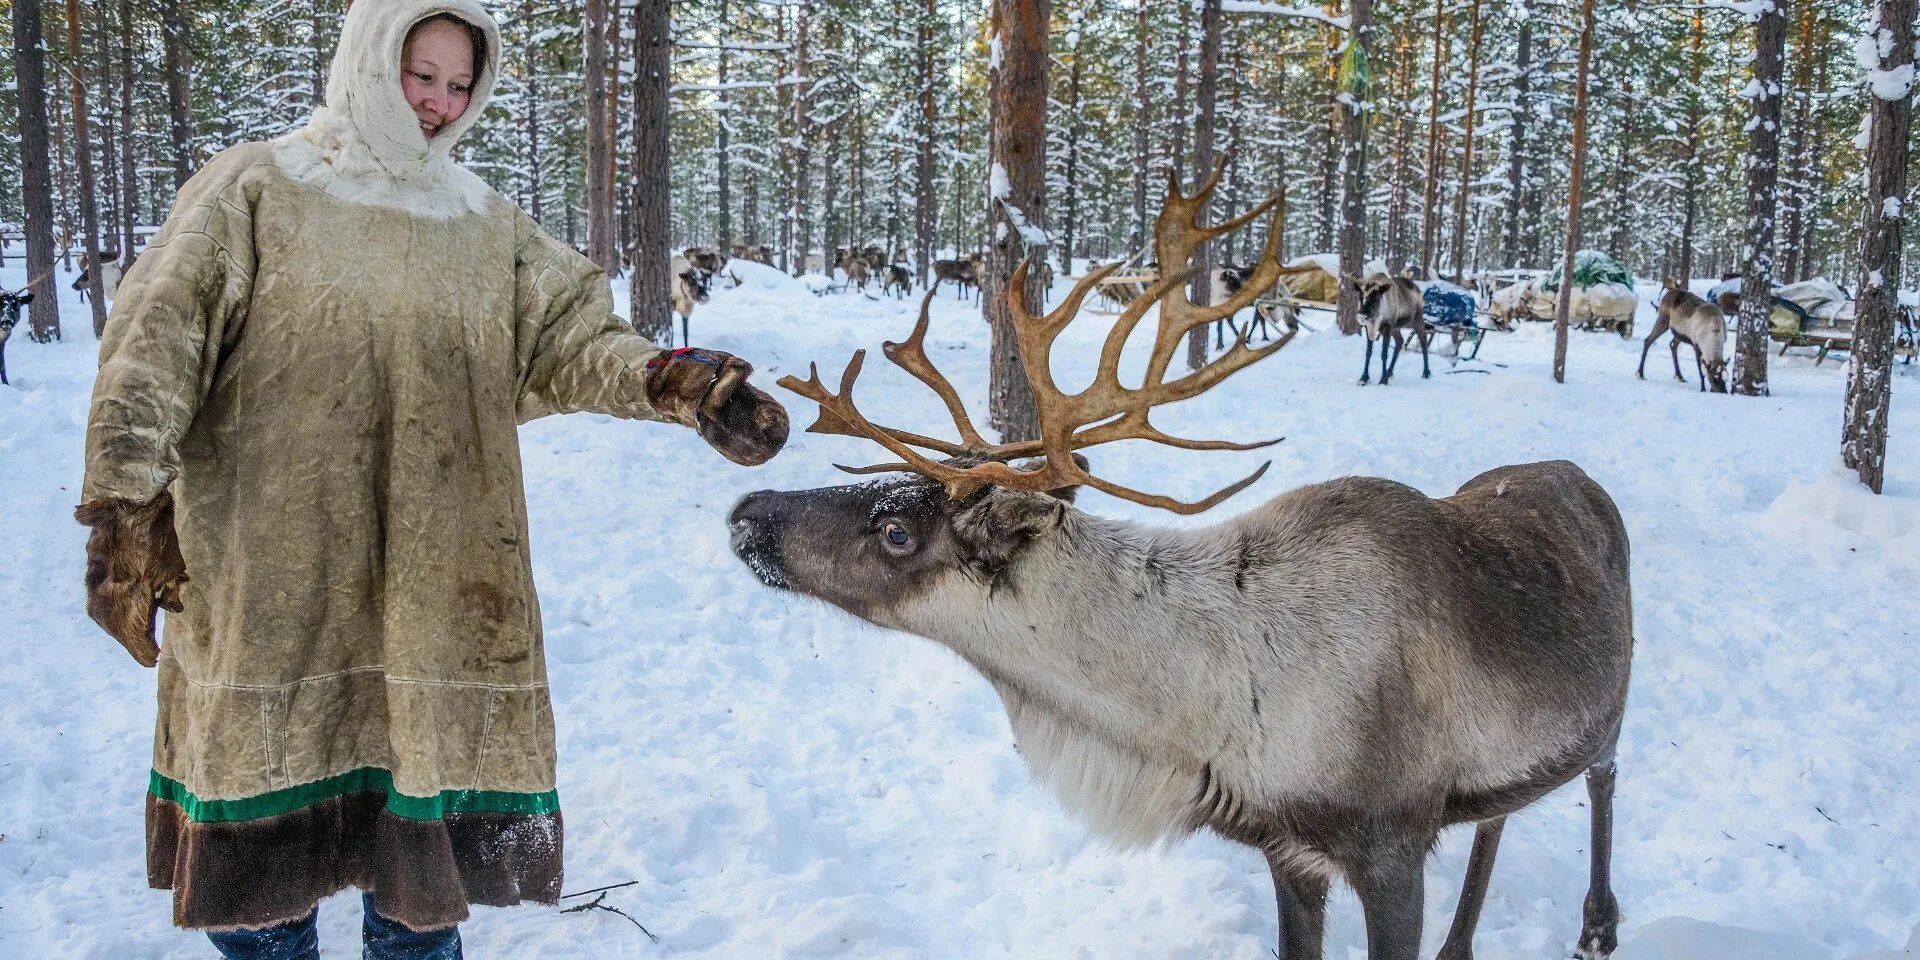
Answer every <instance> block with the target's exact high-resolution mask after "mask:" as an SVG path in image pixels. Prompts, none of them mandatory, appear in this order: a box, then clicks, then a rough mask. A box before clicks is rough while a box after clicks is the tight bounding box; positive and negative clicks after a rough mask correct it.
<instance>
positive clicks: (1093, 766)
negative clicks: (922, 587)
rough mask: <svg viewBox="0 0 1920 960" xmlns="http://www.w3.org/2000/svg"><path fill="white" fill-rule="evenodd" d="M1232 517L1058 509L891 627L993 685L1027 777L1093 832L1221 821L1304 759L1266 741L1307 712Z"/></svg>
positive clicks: (1268, 791) (1289, 641)
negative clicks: (1172, 517) (983, 575)
mask: <svg viewBox="0 0 1920 960" xmlns="http://www.w3.org/2000/svg"><path fill="white" fill-rule="evenodd" d="M1242 519H1244V518H1242ZM1239 524H1240V521H1232V522H1230V523H1229V524H1227V525H1224V527H1216V528H1211V529H1199V530H1166V529H1153V528H1148V527H1142V526H1136V525H1132V524H1128V523H1124V522H1120V521H1114V520H1109V519H1103V518H1100V517H1095V516H1091V515H1089V514H1086V513H1082V512H1080V511H1078V510H1073V509H1069V510H1067V511H1066V516H1065V518H1064V520H1063V521H1062V523H1061V526H1060V527H1059V528H1057V529H1055V530H1053V531H1051V532H1049V533H1047V534H1045V535H1043V536H1041V537H1039V538H1038V539H1036V540H1035V541H1034V542H1033V543H1032V544H1031V545H1029V546H1028V547H1027V548H1026V550H1025V551H1023V553H1022V554H1021V556H1020V557H1019V558H1018V559H1017V560H1016V561H1015V563H1014V564H1013V566H1012V567H1010V568H1009V569H1007V570H1005V571H1003V572H1002V574H1001V575H1000V576H999V577H998V578H996V579H995V580H994V582H993V583H991V584H988V585H985V586H975V587H974V588H971V589H970V588H969V587H966V586H962V585H960V584H957V583H956V584H949V585H947V586H946V587H944V588H940V589H936V590H933V591H930V592H929V594H928V596H927V597H925V598H923V599H922V601H921V602H920V603H919V604H918V606H919V607H920V609H918V610H913V609H908V610H903V611H902V612H903V613H904V614H906V616H905V618H904V619H905V621H906V623H905V624H904V626H905V628H906V629H909V630H911V631H912V632H915V633H918V634H920V635H922V636H926V637H929V638H931V639H934V640H937V641H940V642H941V643H944V644H946V645H947V646H949V647H952V648H953V649H954V650H955V651H956V652H958V653H959V654H960V655H961V656H962V657H964V658H965V659H966V660H967V661H968V662H969V663H971V664H972V665H973V666H974V667H975V668H976V669H978V670H980V672H981V673H982V674H984V675H985V676H986V677H987V678H988V680H989V681H991V682H992V683H993V685H994V688H995V690H996V691H997V692H998V693H999V694H1000V697H1001V699H1002V701H1003V702H1004V704H1005V706H1006V710H1007V716H1008V719H1009V721H1010V722H1011V725H1012V728H1013V734H1014V737H1015V739H1016V741H1017V743H1018V745H1019V747H1020V750H1021V753H1022V754H1023V756H1024V757H1025V759H1026V761H1027V763H1028V765H1029V766H1030V767H1031V769H1032V771H1033V773H1034V775H1035V777H1036V778H1037V779H1039V780H1040V781H1042V782H1044V783H1046V784H1047V785H1048V786H1049V787H1051V788H1052V789H1053V790H1054V791H1055V793H1056V794H1057V795H1058V797H1059V798H1060V800H1061V803H1062V804H1063V805H1064V806H1066V807H1067V808H1068V809H1070V810H1072V811H1074V812H1075V813H1077V814H1079V815H1080V816H1082V817H1084V818H1085V819H1086V820H1087V822H1088V823H1089V825H1090V826H1091V827H1092V828H1093V829H1094V830H1095V831H1096V832H1098V833H1100V834H1102V835H1103V836H1105V837H1106V838H1107V839H1109V840H1111V841H1113V842H1115V843H1117V844H1121V845H1126V846H1135V845H1146V844H1150V843H1153V842H1155V841H1159V840H1164V839H1173V838H1177V837H1180V836H1184V835H1185V834H1187V833H1189V832H1191V831H1192V830H1195V829H1197V828H1199V827H1201V826H1223V825H1230V824H1231V823H1233V822H1234V821H1236V820H1237V819H1238V818H1240V817H1242V816H1244V815H1245V814H1247V813H1248V812H1249V805H1250V803H1252V801H1253V799H1254V795H1256V794H1258V795H1263V796H1272V795H1273V793H1274V792H1275V790H1276V789H1279V790H1284V785H1283V784H1280V783H1275V782H1273V779H1274V777H1275V776H1277V777H1278V778H1279V779H1282V780H1292V779H1294V775H1296V774H1305V773H1306V770H1305V767H1307V766H1310V765H1311V763H1312V761H1311V758H1308V757H1289V756H1284V755H1283V756H1281V757H1278V758H1276V757H1274V756H1272V752H1273V746H1274V743H1275V742H1276V740H1277V741H1280V742H1286V741H1294V742H1298V741H1297V740H1296V739H1295V738H1296V737H1300V738H1305V737H1306V736H1307V735H1308V732H1309V727H1310V725H1314V726H1317V725H1318V721H1317V720H1315V719H1314V718H1312V717H1309V716H1308V713H1309V712H1308V711H1306V710H1303V709H1296V708H1295V705H1300V704H1307V703H1311V702H1314V700H1315V699H1316V698H1314V697H1312V696H1309V695H1307V694H1306V692H1305V691H1304V689H1302V688H1300V687H1298V686H1296V685H1295V684H1294V682H1293V680H1292V679H1290V678H1289V676H1288V670H1287V669H1286V664H1287V662H1288V661H1290V660H1293V659H1295V658H1294V657H1292V656H1290V654H1292V653H1293V652H1294V651H1295V650H1297V649H1298V648H1299V647H1300V646H1301V644H1300V643H1299V641H1298V640H1297V639H1296V638H1295V637H1293V636H1289V635H1287V633H1286V631H1284V630H1275V629H1273V628H1274V625H1275V624H1276V623H1284V622H1286V621H1287V620H1288V619H1289V618H1287V617H1286V616H1285V615H1284V614H1280V615H1277V616H1276V615H1275V612H1274V611H1272V610H1271V609H1269V610H1264V611H1263V610H1262V609H1261V608H1263V607H1267V608H1270V607H1272V605H1273V603H1274V602H1275V601H1276V600H1277V599H1278V598H1274V597H1267V598H1265V599H1264V600H1262V599H1259V598H1256V597H1253V596H1250V595H1249V593H1248V591H1249V590H1257V589H1259V588H1258V587H1257V586H1256V585H1255V584H1252V583H1250V582H1248V581H1249V576H1248V574H1249V567H1248V558H1247V549H1246V547H1245V545H1246V544H1247V543H1248V542H1249V539H1248V537H1247V535H1246V533H1245V532H1244V531H1237V530H1235V529H1234V528H1235V527H1237V526H1239ZM954 576H955V577H956V578H959V577H963V576H965V575H962V574H955V575H954ZM1263 628H1264V629H1263ZM1202 638H1205V639H1202ZM1256 677H1257V678H1258V679H1257V680H1255V679H1254V678H1256ZM1301 682H1302V683H1306V682H1311V681H1307V680H1305V679H1302V680H1301ZM1285 752H1286V751H1283V754H1284V753H1285ZM1255 755H1260V759H1259V760H1257V761H1256V760H1255ZM1250 771H1264V772H1265V773H1266V774H1268V775H1269V776H1267V777H1265V778H1262V780H1263V782H1255V781H1254V779H1253V777H1252V776H1250Z"/></svg>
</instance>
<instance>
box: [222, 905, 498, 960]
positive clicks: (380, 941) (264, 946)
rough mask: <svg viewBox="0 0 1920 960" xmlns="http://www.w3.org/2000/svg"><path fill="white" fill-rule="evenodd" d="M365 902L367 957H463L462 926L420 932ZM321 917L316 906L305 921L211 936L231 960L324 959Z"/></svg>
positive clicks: (416, 959)
mask: <svg viewBox="0 0 1920 960" xmlns="http://www.w3.org/2000/svg"><path fill="white" fill-rule="evenodd" d="M360 905H361V907H362V908H363V909H364V910H365V912H366V920H365V921H364V922H363V923H362V924H361V926H360V940H361V942H362V943H363V944H365V946H364V948H363V952H362V954H361V956H363V957H365V958H366V960H461V958H460V928H459V927H457V926H455V927H448V928H446V929H445V930H426V931H418V932H416V931H413V930H409V929H407V928H406V925H404V924H400V923H395V922H394V921H392V920H388V919H387V918H386V917H383V916H381V915H380V914H378V913H376V912H374V909H373V898H372V897H369V896H366V895H364V894H362V895H361V898H360ZM319 916H320V910H319V908H317V907H316V908H314V911H313V912H312V913H309V914H307V918H306V919H305V920H295V921H293V922H292V923H283V924H281V925H279V926H277V927H267V928H266V929H264V930H236V931H233V932H232V933H209V934H207V939H209V940H212V941H213V946H214V949H216V950H219V951H220V956H222V957H224V958H225V960H320V933H319V931H318V930H317V929H315V926H314V923H315V921H316V920H318V919H319Z"/></svg>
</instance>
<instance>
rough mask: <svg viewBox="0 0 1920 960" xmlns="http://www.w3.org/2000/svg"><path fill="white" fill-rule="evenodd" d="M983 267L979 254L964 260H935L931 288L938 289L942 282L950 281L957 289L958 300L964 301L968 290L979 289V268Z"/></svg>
mask: <svg viewBox="0 0 1920 960" xmlns="http://www.w3.org/2000/svg"><path fill="white" fill-rule="evenodd" d="M982 266H983V262H982V259H981V257H980V255H979V254H977V253H976V254H974V255H973V256H971V257H968V258H966V259H965V260H935V261H934V262H933V286H934V288H935V289H938V288H939V287H940V284H941V283H942V282H943V281H950V282H952V283H953V285H954V286H956V287H958V288H959V291H960V299H962V300H964V299H966V296H967V291H968V290H978V289H980V268H981V267H982Z"/></svg>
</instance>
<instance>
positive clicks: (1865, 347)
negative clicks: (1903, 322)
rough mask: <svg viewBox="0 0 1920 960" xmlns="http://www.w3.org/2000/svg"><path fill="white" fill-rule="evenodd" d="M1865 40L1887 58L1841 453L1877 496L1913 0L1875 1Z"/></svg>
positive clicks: (1882, 468) (1872, 106)
mask: <svg viewBox="0 0 1920 960" xmlns="http://www.w3.org/2000/svg"><path fill="white" fill-rule="evenodd" d="M1866 34H1867V36H1869V37H1875V36H1879V37H1885V38H1887V42H1886V43H1885V44H1883V45H1882V46H1881V48H1880V49H1882V50H1885V51H1886V52H1885V53H1876V54H1875V56H1876V60H1877V63H1876V67H1877V69H1878V70H1880V71H1883V73H1882V75H1881V76H1880V77H1879V78H1878V79H1877V81H1876V82H1873V83H1870V84H1869V85H1868V86H1869V91H1870V96H1869V97H1868V105H1869V106H1868V109H1869V110H1870V111H1871V119H1870V120H1869V122H1870V123H1871V127H1870V128H1869V131H1870V132H1869V134H1868V141H1867V197H1866V204H1865V208H1864V211H1863V216H1862V219H1863V220H1864V223H1863V225H1862V230H1861V236H1860V297H1859V300H1858V301H1857V310H1856V319H1855V321H1854V327H1853V344H1854V348H1853V350H1852V351H1851V357H1850V358H1849V359H1848V361H1847V407H1846V426H1845V428H1844V431H1843V432H1842V435H1841V445H1840V452H1841V458H1842V459H1843V460H1844V461H1845V462H1846V465H1847V467H1848V468H1850V469H1852V470H1853V471H1854V472H1855V473H1857V474H1858V475H1859V477H1860V482H1861V483H1863V484H1866V486H1867V489H1869V490H1872V491H1873V492H1874V493H1879V492H1880V490H1881V486H1882V485H1883V484H1884V483H1885V481H1886V473H1887V464H1886V459H1887V412H1888V408H1889V405H1890V403H1891V400H1892V390H1891V386H1892V379H1893V330H1894V320H1895V318H1896V316H1897V315H1898V314H1899V311H1900V303H1899V287H1898V281H1899V277H1900V221H1901V219H1902V214H1903V211H1902V210H1901V202H1902V200H1903V199H1904V198H1905V197H1906V193H1907V157H1908V152H1909V144H1908V137H1909V135H1910V130H1911V127H1912V122H1913V85H1912V81H1911V79H1910V78H1911V70H1912V66H1913V61H1914V57H1913V40H1914V36H1913V35H1914V0H1877V2H1876V3H1875V4H1874V10H1873V12H1872V13H1870V14H1868V24H1867V31H1866ZM1863 46H1865V45H1863ZM1899 71H1906V72H1907V75H1908V78H1909V79H1907V80H1905V81H1902V80H1899V79H1896V78H1894V77H1891V76H1887V74H1890V73H1896V72H1899ZM1883 96H1884V97H1885V99H1882V97H1883ZM1744 299H1745V298H1742V300H1743V301H1744Z"/></svg>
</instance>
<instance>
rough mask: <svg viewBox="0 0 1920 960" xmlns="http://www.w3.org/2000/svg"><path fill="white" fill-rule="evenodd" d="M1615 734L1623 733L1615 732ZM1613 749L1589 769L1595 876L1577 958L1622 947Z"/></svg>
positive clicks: (1599, 959) (1601, 958)
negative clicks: (1616, 884)
mask: <svg viewBox="0 0 1920 960" xmlns="http://www.w3.org/2000/svg"><path fill="white" fill-rule="evenodd" d="M1614 736H1615V737H1618V736H1619V734H1618V733H1615V734H1614ZM1614 775H1615V763H1614V753H1613V748H1612V747H1611V746H1609V747H1608V748H1607V755H1606V757H1605V758H1604V759H1602V760H1601V761H1600V762H1599V763H1596V764H1594V765H1593V766H1591V767H1589V768H1587V800H1588V807H1589V808H1590V809H1591V810H1592V813H1593V842H1592V843H1590V844H1588V846H1589V847H1591V848H1592V851H1593V863H1592V877H1591V880H1590V882H1589V884H1588V886H1587V901H1586V907H1585V910H1584V911H1583V913H1584V918H1583V922H1582V923H1581V926H1580V948H1579V949H1578V950H1576V951H1574V954H1573V955H1574V957H1576V958H1577V960H1607V958H1608V957H1611V956H1613V951H1614V948H1615V947H1617V946H1619V933H1620V902H1619V901H1618V900H1616V899H1614V896H1613V882H1612V864H1613V781H1614Z"/></svg>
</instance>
